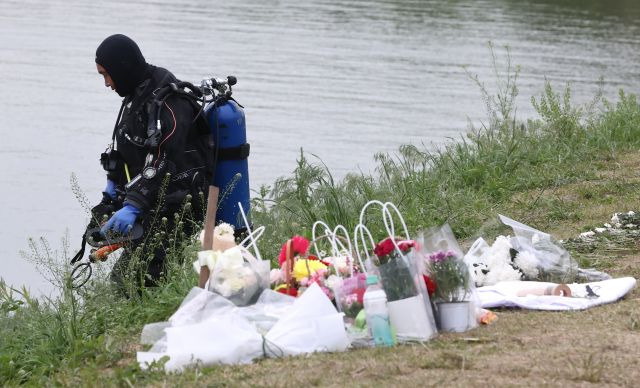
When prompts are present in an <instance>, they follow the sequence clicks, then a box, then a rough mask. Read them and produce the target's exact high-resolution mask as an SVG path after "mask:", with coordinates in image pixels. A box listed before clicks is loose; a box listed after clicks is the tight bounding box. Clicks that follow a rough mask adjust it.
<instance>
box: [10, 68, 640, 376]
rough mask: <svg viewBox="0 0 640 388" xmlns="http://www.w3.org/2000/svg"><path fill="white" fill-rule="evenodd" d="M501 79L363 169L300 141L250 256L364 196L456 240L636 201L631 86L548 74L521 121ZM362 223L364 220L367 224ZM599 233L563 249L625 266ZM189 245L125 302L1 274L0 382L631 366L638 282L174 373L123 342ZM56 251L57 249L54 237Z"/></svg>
mask: <svg viewBox="0 0 640 388" xmlns="http://www.w3.org/2000/svg"><path fill="white" fill-rule="evenodd" d="M503 79H504V81H503V83H501V84H500V87H499V88H498V89H499V90H500V92H499V93H498V94H497V95H491V94H490V93H489V92H487V89H485V88H484V86H483V85H482V84H480V86H481V90H483V92H484V99H485V102H486V104H487V108H488V109H487V110H488V119H487V121H486V123H485V124H484V125H482V126H480V127H477V128H471V130H470V131H469V133H468V134H467V135H466V136H464V137H462V138H460V139H459V141H456V142H451V143H450V144H448V145H446V146H444V147H443V148H441V149H439V150H435V151H432V150H427V149H422V148H419V147H415V146H404V147H402V148H401V149H400V150H399V152H398V153H397V154H394V155H386V154H380V155H376V160H377V170H376V171H377V172H376V173H375V174H374V175H371V176H369V175H362V174H352V175H349V176H347V177H346V178H345V179H343V180H341V181H335V180H334V179H333V178H332V176H331V173H330V171H328V170H327V169H326V168H325V167H324V166H323V165H322V163H320V162H313V161H310V160H309V159H308V158H307V155H304V154H302V153H301V156H300V158H299V160H298V166H297V168H296V169H295V171H293V173H292V175H291V176H290V177H287V178H283V179H280V180H278V181H277V182H275V183H274V185H273V186H272V187H264V188H262V190H260V193H259V195H258V196H257V197H256V198H255V199H254V201H253V205H254V208H253V221H254V223H255V224H256V225H266V226H267V232H266V235H265V236H264V237H263V238H262V240H261V250H262V253H263V256H265V257H271V258H275V257H276V254H277V251H278V250H279V248H280V246H281V244H282V243H283V242H284V241H285V240H286V239H287V238H288V237H289V236H291V235H293V234H306V235H309V234H310V226H311V225H312V224H313V222H314V221H316V220H324V221H325V222H327V223H329V224H330V225H335V224H343V225H345V226H346V227H347V228H348V229H352V228H353V226H354V225H355V223H356V222H357V218H358V213H359V211H360V209H361V207H362V205H364V204H365V203H366V202H367V201H368V200H370V199H380V200H384V201H386V200H390V201H392V202H394V203H396V204H397V205H398V207H399V208H400V210H401V211H402V213H403V215H404V216H405V218H406V221H407V223H408V226H409V229H410V231H411V232H415V231H417V230H420V229H422V228H425V227H428V226H431V225H437V224H441V223H443V222H449V223H450V224H451V226H452V228H453V230H454V231H455V232H456V234H457V236H458V237H459V238H460V239H461V240H462V241H470V240H471V239H472V238H473V237H475V236H477V235H483V236H485V237H488V238H492V237H493V236H495V235H496V234H498V233H505V232H507V231H505V230H503V229H502V228H501V227H500V225H499V224H498V222H497V220H496V219H495V215H496V213H503V214H507V215H509V216H510V217H512V218H515V219H518V220H521V221H523V222H525V223H528V224H530V225H532V226H535V227H537V228H539V229H541V230H545V231H549V232H551V233H554V234H555V235H556V236H558V237H559V238H567V237H570V236H573V235H575V234H577V233H578V232H580V231H584V230H587V229H590V228H592V227H594V226H597V225H599V224H602V223H604V222H607V221H608V219H609V217H610V215H611V213H613V212H614V211H627V210H636V209H637V208H638V206H637V204H638V203H639V202H638V200H639V199H640V194H638V193H639V192H640V190H638V189H639V188H640V179H638V174H637V173H636V171H638V168H639V167H640V157H639V156H638V155H637V151H638V149H639V148H640V130H639V129H640V108H639V106H638V103H637V101H636V98H635V96H633V95H626V94H624V93H622V92H620V95H619V97H618V99H617V100H616V101H614V102H609V101H606V100H603V99H601V98H599V97H598V98H596V99H595V100H594V103H593V104H590V105H589V106H583V107H576V106H572V105H571V98H570V90H569V88H566V89H565V90H563V91H562V92H560V93H557V92H556V91H554V90H553V89H552V88H551V86H550V85H546V87H545V89H544V92H543V93H542V94H541V95H540V96H537V97H536V98H534V99H533V101H532V102H533V104H534V107H535V108H536V110H537V111H538V114H539V117H538V118H536V119H534V120H529V121H527V122H521V121H519V120H518V119H517V118H516V117H515V116H514V106H515V104H514V101H515V98H516V96H517V88H516V83H517V82H516V81H517V69H513V68H511V67H510V66H507V70H506V74H504V78H503ZM371 223H372V224H373V225H374V229H376V221H375V220H371ZM380 227H381V226H380V225H377V228H380ZM611 246H612V245H611V244H608V245H607V244H603V245H601V246H598V245H596V246H595V247H594V248H593V249H592V250H591V251H590V252H589V254H588V255H585V254H583V252H580V251H578V250H575V251H574V252H573V253H574V254H575V255H576V256H577V257H578V258H579V259H580V260H581V261H582V264H583V266H589V265H594V266H596V267H598V268H600V269H604V270H606V271H609V272H611V273H613V274H615V275H632V276H635V277H639V276H640V264H638V262H639V260H640V259H639V255H638V251H639V250H638V248H637V246H636V245H634V244H631V245H629V244H627V245H625V249H623V250H622V249H621V250H615V251H612V249H611ZM34 247H36V248H37V249H39V251H38V252H36V253H33V254H34V255H35V256H37V257H40V258H42V257H46V258H49V259H50V260H49V261H50V262H55V261H56V259H55V258H52V257H53V256H55V253H54V252H51V250H50V249H46V248H44V249H43V246H42V245H40V244H36V245H34ZM193 250H194V245H191V246H181V247H176V249H175V251H174V253H173V254H172V255H170V256H169V257H171V258H173V259H172V262H171V265H170V268H169V271H168V276H167V280H166V282H165V283H163V284H162V285H161V286H160V287H157V288H154V289H146V290H143V292H142V293H141V294H140V295H136V296H135V297H134V298H131V299H125V298H123V297H120V296H118V295H117V294H115V293H114V292H113V290H112V289H111V288H110V285H109V284H108V282H106V281H102V282H96V283H95V284H93V285H92V286H91V287H88V288H86V289H84V290H82V291H81V292H80V293H77V292H72V291H71V290H70V289H69V287H68V284H66V283H65V278H64V275H65V274H64V272H59V273H57V275H56V276H57V277H56V276H54V277H55V278H56V279H58V282H59V284H60V287H61V293H60V296H59V297H58V298H55V299H49V300H35V299H33V298H30V297H29V295H28V293H27V292H26V291H24V290H23V291H18V290H10V289H9V288H8V287H6V286H4V285H2V286H0V382H2V383H3V385H17V384H25V383H26V384H28V385H36V386H42V385H47V384H50V385H89V386H92V385H123V386H127V385H138V384H151V385H162V384H165V383H166V384H168V385H178V384H198V385H205V384H210V385H221V386H222V385H229V386H235V385H299V384H310V385H325V384H335V385H338V384H340V385H342V384H344V383H345V382H350V383H355V384H356V385H371V384H380V383H385V382H388V383H391V382H392V381H394V382H396V381H397V382H406V383H409V384H416V383H419V384H424V385H437V384H442V383H445V384H448V385H469V384H471V383H474V384H476V383H478V382H480V381H482V382H486V383H489V384H523V383H526V384H527V385H540V384H546V383H552V384H581V383H584V382H599V383H611V384H630V383H631V382H633V381H637V379H638V378H640V372H638V370H637V368H635V362H636V361H635V354H636V353H637V347H638V345H639V344H640V342H639V341H640V340H639V338H640V337H638V333H639V331H638V330H639V329H640V324H639V323H638V322H640V316H638V315H637V311H638V295H639V294H638V292H637V291H634V293H633V294H632V295H631V297H630V298H628V299H627V300H625V301H623V302H621V303H618V304H614V305H610V306H606V307H601V308H596V309H593V310H590V311H586V312H575V313H539V312H535V313H534V312H526V311H502V312H499V317H500V319H499V321H498V322H497V323H496V324H494V325H492V326H490V327H481V328H478V329H475V330H474V331H472V332H470V333H466V334H462V335H443V336H440V337H439V338H438V339H436V340H434V341H431V342H429V343H427V344H426V345H420V346H400V347H397V348H394V349H369V350H359V351H353V352H348V353H345V354H338V355H332V354H321V355H314V356H311V357H300V358H292V359H286V360H265V361H261V362H258V363H255V364H253V365H250V366H233V367H209V368H204V369H201V368H199V369H194V370H192V371H189V372H186V373H184V374H181V375H175V376H166V375H164V373H162V372H159V371H154V370H151V371H140V370H139V369H138V367H137V364H136V362H135V352H136V350H140V349H141V347H140V346H139V345H138V343H139V334H140V331H141V329H142V326H143V325H144V324H145V323H149V322H155V321H162V320H166V319H167V318H168V316H169V315H170V314H171V313H172V312H173V311H175V309H176V308H177V307H178V305H179V303H180V302H181V300H182V299H183V298H184V296H185V295H186V294H187V292H188V290H189V289H190V288H191V287H192V286H193V285H195V284H196V275H195V274H194V273H193V271H192V270H191V269H190V268H189V267H190V264H189V263H186V264H179V262H180V260H179V258H180V257H184V256H185V255H193ZM612 252H614V253H612ZM60 255H61V256H68V255H67V254H66V253H65V250H63V251H62V252H61V253H60ZM63 259H67V258H65V257H63ZM189 261H190V259H189V260H187V262H189ZM634 311H635V312H634ZM634 314H635V315H634ZM604 364H606V365H607V369H606V370H605V368H603V366H602V365H604ZM496 376H497V377H496Z"/></svg>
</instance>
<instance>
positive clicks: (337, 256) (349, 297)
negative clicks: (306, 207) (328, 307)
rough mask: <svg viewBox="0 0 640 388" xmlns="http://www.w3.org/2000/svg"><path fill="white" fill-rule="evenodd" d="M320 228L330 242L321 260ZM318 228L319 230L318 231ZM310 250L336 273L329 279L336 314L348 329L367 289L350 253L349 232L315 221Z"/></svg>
mask: <svg viewBox="0 0 640 388" xmlns="http://www.w3.org/2000/svg"><path fill="white" fill-rule="evenodd" d="M319 228H322V229H324V230H323V233H324V235H325V236H327V237H328V241H329V243H330V256H328V257H322V254H321V252H320V250H319V249H318V245H317V238H316V236H317V234H316V230H317V229H319ZM322 229H320V230H322ZM312 236H313V247H314V249H315V252H316V255H317V256H318V257H319V258H320V259H321V260H323V261H326V262H330V263H331V264H332V266H333V267H334V269H335V271H336V273H335V275H331V276H330V277H329V279H330V280H331V281H330V282H329V283H330V284H329V285H330V287H331V288H332V290H333V294H334V299H335V303H336V307H337V308H338V311H340V312H342V313H344V319H345V324H347V325H349V326H351V325H353V324H354V323H355V320H356V317H357V316H358V314H360V312H361V311H362V309H363V308H364V306H363V296H364V292H365V290H366V288H367V285H366V278H367V276H366V274H365V273H364V272H363V271H364V265H363V263H361V262H357V261H356V260H357V259H356V258H355V257H354V254H353V246H352V245H351V238H350V237H349V232H348V231H347V229H346V228H345V227H344V226H342V225H337V226H336V227H335V228H333V229H331V228H330V227H329V225H327V224H326V223H325V222H323V221H317V222H315V223H314V224H313V228H312Z"/></svg>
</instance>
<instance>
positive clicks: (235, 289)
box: [209, 246, 269, 306]
mask: <svg viewBox="0 0 640 388" xmlns="http://www.w3.org/2000/svg"><path fill="white" fill-rule="evenodd" d="M268 279H269V263H268V262H266V261H259V260H257V259H255V258H253V256H251V254H250V253H249V252H248V251H247V250H246V249H244V248H243V247H239V246H236V247H233V248H229V249H227V250H225V251H224V252H221V253H220V254H218V257H217V260H216V263H215V266H214V267H213V271H212V273H211V277H210V278H209V290H210V291H214V292H216V293H218V294H220V295H222V296H224V297H225V298H227V299H229V300H230V301H232V302H233V303H234V304H236V305H237V306H245V305H247V304H250V303H252V302H255V300H257V298H258V297H259V296H260V294H261V293H262V291H263V290H264V289H266V288H267V287H268V286H269V280H268Z"/></svg>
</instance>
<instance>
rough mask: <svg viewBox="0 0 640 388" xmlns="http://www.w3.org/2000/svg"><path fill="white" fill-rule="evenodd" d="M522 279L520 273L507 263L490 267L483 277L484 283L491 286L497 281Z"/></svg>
mask: <svg viewBox="0 0 640 388" xmlns="http://www.w3.org/2000/svg"><path fill="white" fill-rule="evenodd" d="M513 280H522V274H521V273H520V272H519V271H516V270H515V269H514V268H513V267H512V266H510V265H509V264H507V263H504V264H503V265H500V266H498V267H495V268H491V269H490V270H489V273H488V274H487V276H486V278H485V283H484V285H487V286H491V285H494V284H496V283H498V282H503V281H513Z"/></svg>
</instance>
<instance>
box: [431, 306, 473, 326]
mask: <svg viewBox="0 0 640 388" xmlns="http://www.w3.org/2000/svg"><path fill="white" fill-rule="evenodd" d="M437 305H438V322H439V324H440V330H442V331H450V332H456V333H462V332H464V331H467V329H468V328H469V302H438V303H437Z"/></svg>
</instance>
